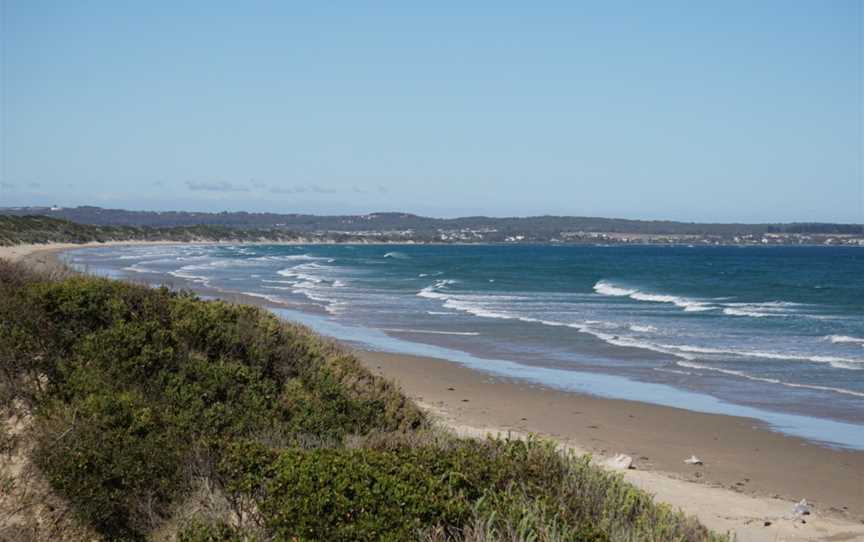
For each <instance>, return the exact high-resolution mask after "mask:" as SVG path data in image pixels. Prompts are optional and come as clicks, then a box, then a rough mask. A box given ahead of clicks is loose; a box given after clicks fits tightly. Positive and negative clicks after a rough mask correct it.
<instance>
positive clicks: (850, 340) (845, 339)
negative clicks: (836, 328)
mask: <svg viewBox="0 0 864 542" xmlns="http://www.w3.org/2000/svg"><path fill="white" fill-rule="evenodd" d="M825 340H828V341H831V342H832V343H834V344H860V345H861V346H862V347H864V339H862V338H861V337H850V336H849V335H828V336H827V337H825Z"/></svg>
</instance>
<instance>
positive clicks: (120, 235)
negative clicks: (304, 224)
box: [0, 214, 298, 246]
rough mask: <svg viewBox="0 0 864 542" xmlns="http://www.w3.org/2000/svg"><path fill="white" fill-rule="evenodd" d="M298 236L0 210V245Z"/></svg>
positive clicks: (275, 231) (252, 238)
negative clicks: (82, 220) (115, 223)
mask: <svg viewBox="0 0 864 542" xmlns="http://www.w3.org/2000/svg"><path fill="white" fill-rule="evenodd" d="M297 238H298V236H297V235H296V234H294V233H292V232H288V231H282V230H244V229H235V228H226V227H224V226H207V225H198V226H178V227H170V228H169V227H163V228H158V227H138V226H94V225H90V224H76V223H74V222H70V221H68V220H61V219H57V218H48V217H44V216H8V215H7V216H4V215H2V214H0V246H3V245H20V244H35V243H89V242H94V241H95V242H105V241H177V242H191V241H238V242H240V241H245V242H249V241H293V240H295V239H297Z"/></svg>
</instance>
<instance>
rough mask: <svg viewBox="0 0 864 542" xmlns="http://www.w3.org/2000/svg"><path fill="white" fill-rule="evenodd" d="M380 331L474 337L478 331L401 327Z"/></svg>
mask: <svg viewBox="0 0 864 542" xmlns="http://www.w3.org/2000/svg"><path fill="white" fill-rule="evenodd" d="M381 330H382V331H393V332H397V333H425V334H429V335H463V336H466V337H476V336H477V335H480V333H478V332H476V331H438V330H433V329H402V328H386V327H385V328H381Z"/></svg>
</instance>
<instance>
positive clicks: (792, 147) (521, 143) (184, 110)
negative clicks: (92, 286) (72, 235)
mask: <svg viewBox="0 0 864 542" xmlns="http://www.w3.org/2000/svg"><path fill="white" fill-rule="evenodd" d="M2 6H3V8H2V9H3V12H2V29H0V34H2V47H3V51H2V52H3V60H2V68H3V71H2V78H3V81H2V92H3V96H2V100H3V101H2V104H3V105H2V108H0V114H2V119H0V120H2V158H0V159H2V164H0V183H2V185H0V206H3V205H38V204H54V203H56V204H59V205H65V206H70V205H81V204H93V205H100V206H105V207H124V208H134V209H163V210H167V209H189V210H210V211H219V210H249V211H253V210H266V211H277V212H314V213H345V212H358V213H362V212H370V211H383V210H404V211H410V212H416V213H420V214H427V215H438V216H457V215H468V214H486V215H499V216H500V215H535V214H567V215H589V216H614V217H629V218H647V219H659V218H671V219H679V220H692V221H811V220H819V221H842V222H862V221H864V171H862V168H864V165H862V162H864V157H862V152H864V150H862V148H864V139H862V137H864V136H862V130H864V129H862V123H864V109H862V107H864V106H862V69H864V68H862V24H864V23H862V2H860V1H857V0H849V1H844V0H825V1H818V2H817V1H809V0H806V1H805V0H798V1H795V0H792V1H790V0H785V1H769V0H764V1H759V2H752V1H735V0H731V1H728V0H724V1H722V2H692V1H674V2H673V1H657V2H644V1H638V2H621V1H610V2H599V1H597V2H572V1H568V2H536V3H528V2H505V1H501V0H499V1H495V2H471V3H468V2H445V1H441V2H425V3H420V2H302V3H301V2H296V3H294V2H218V1H209V2H182V1H178V2H157V1H151V2H98V1H81V2H66V1H63V2H43V1H39V0H26V1H25V0H5V1H3V2H2Z"/></svg>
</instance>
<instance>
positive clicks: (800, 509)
mask: <svg viewBox="0 0 864 542" xmlns="http://www.w3.org/2000/svg"><path fill="white" fill-rule="evenodd" d="M809 515H810V505H809V504H807V499H801V500H800V501H798V504H796V505H795V507H794V508H792V517H793V518H799V517H801V516H809Z"/></svg>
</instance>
